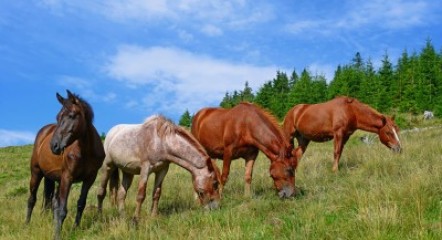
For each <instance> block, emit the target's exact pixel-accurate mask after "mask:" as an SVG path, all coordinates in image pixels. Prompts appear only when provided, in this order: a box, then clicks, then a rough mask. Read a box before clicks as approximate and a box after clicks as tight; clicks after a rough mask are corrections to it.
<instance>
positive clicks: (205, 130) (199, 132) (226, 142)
mask: <svg viewBox="0 0 442 240" xmlns="http://www.w3.org/2000/svg"><path fill="white" fill-rule="evenodd" d="M192 134H193V135H194V136H195V137H196V138H197V139H198V140H199V141H200V143H201V144H202V145H203V146H204V148H205V149H206V150H207V153H208V154H209V156H210V157H212V158H217V159H222V160H223V170H222V176H221V180H220V181H221V190H220V191H222V187H223V186H224V185H225V184H226V182H227V178H228V176H229V171H230V163H231V161H232V160H234V159H237V158H244V159H245V169H246V170H245V177H244V180H245V191H244V193H245V195H246V196H249V195H250V193H251V190H250V188H251V182H252V172H253V165H254V163H255V159H256V157H257V156H258V152H259V150H261V151H262V152H263V153H264V154H265V155H266V156H267V157H268V158H269V159H270V161H271V164H270V176H271V177H272V178H273V181H274V186H275V187H276V189H277V191H278V194H279V196H280V197H281V198H282V197H290V196H292V195H293V194H294V189H295V187H294V185H295V176H294V170H295V169H296V165H297V160H296V158H294V156H293V155H292V150H293V148H292V147H291V145H290V144H289V142H288V141H287V139H286V138H284V134H283V132H282V130H281V128H280V126H279V125H278V123H277V122H276V119H275V117H273V116H272V115H271V114H269V113H268V112H266V111H264V110H263V109H261V108H260V107H258V106H256V105H254V104H251V103H240V104H239V105H237V106H235V107H233V108H231V109H224V108H203V109H201V110H200V111H199V112H198V113H197V114H196V115H195V116H194V117H193V121H192Z"/></svg>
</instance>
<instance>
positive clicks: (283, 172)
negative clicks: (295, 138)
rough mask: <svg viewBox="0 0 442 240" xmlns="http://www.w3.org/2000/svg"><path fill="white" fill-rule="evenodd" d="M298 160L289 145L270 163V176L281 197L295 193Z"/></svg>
mask: <svg viewBox="0 0 442 240" xmlns="http://www.w3.org/2000/svg"><path fill="white" fill-rule="evenodd" d="M297 165H298V161H297V159H296V157H295V155H294V154H293V147H291V146H289V147H287V148H286V151H284V152H283V153H281V154H280V157H279V158H278V159H277V160H275V161H272V162H271V164H270V176H271V177H272V178H273V183H274V186H275V188H276V190H277V191H278V195H279V197H280V198H288V197H291V196H293V194H294V193H295V170H296V167H297Z"/></svg>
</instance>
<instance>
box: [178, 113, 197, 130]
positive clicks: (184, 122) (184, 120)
mask: <svg viewBox="0 0 442 240" xmlns="http://www.w3.org/2000/svg"><path fill="white" fill-rule="evenodd" d="M192 118H193V116H191V115H190V113H189V110H187V109H186V111H185V112H184V113H183V115H181V117H180V120H179V122H178V124H179V125H180V126H183V127H190V125H191V124H192Z"/></svg>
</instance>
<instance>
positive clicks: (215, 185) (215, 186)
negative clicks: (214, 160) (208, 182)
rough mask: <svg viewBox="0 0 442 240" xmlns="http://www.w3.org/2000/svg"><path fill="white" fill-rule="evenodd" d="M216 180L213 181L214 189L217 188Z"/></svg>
mask: <svg viewBox="0 0 442 240" xmlns="http://www.w3.org/2000/svg"><path fill="white" fill-rule="evenodd" d="M218 184H219V183H218V181H213V188H214V189H215V190H216V189H218Z"/></svg>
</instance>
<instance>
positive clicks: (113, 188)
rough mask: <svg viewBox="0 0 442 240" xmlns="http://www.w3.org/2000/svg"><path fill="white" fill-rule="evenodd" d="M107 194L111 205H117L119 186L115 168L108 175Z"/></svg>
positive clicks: (117, 172)
mask: <svg viewBox="0 0 442 240" xmlns="http://www.w3.org/2000/svg"><path fill="white" fill-rule="evenodd" d="M109 174H110V177H109V194H110V199H111V202H112V203H113V204H116V203H117V195H118V186H119V185H120V175H119V171H118V168H117V167H114V168H113V169H112V170H111V172H110V173H109Z"/></svg>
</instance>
